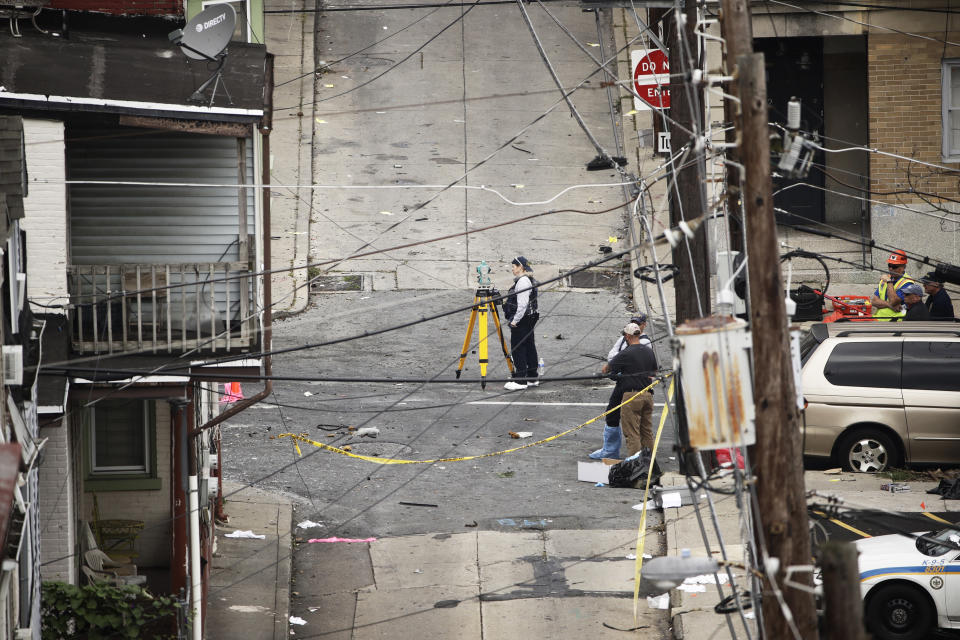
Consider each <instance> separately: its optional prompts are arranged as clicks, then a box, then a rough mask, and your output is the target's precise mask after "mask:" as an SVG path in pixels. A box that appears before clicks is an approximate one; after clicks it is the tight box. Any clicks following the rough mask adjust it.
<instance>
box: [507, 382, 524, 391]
mask: <svg viewBox="0 0 960 640" xmlns="http://www.w3.org/2000/svg"><path fill="white" fill-rule="evenodd" d="M503 388H504V389H506V390H507V391H520V390H521V389H526V388H527V385H526V384H524V383H522V382H514V381H513V380H509V381H508V382H507V384H505V385H503Z"/></svg>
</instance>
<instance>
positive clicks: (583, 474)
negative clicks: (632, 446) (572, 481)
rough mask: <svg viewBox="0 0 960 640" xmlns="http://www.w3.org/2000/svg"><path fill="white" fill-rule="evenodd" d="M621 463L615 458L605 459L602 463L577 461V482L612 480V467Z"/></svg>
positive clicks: (604, 481) (604, 482) (605, 481)
mask: <svg viewBox="0 0 960 640" xmlns="http://www.w3.org/2000/svg"><path fill="white" fill-rule="evenodd" d="M618 462H620V461H619V460H615V459H613V458H604V459H603V460H602V461H601V462H580V461H577V480H580V481H581V482H593V483H597V482H602V483H603V484H607V483H608V482H609V480H610V467H611V466H613V465H615V464H617V463H618Z"/></svg>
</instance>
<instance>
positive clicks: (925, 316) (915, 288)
mask: <svg viewBox="0 0 960 640" xmlns="http://www.w3.org/2000/svg"><path fill="white" fill-rule="evenodd" d="M901 292H902V294H903V304H904V305H905V306H906V308H907V310H906V313H905V314H904V316H903V319H904V320H929V319H930V310H929V309H927V305H925V304H923V287H921V286H920V285H919V284H917V283H916V282H908V283H907V284H905V285H904V286H903V289H901Z"/></svg>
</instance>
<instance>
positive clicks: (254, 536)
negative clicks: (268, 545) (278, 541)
mask: <svg viewBox="0 0 960 640" xmlns="http://www.w3.org/2000/svg"><path fill="white" fill-rule="evenodd" d="M224 537H225V538H250V539H252V540H266V539H267V536H264V535H260V534H259V533H254V532H253V531H234V532H233V533H228V534H226V535H225V536H224Z"/></svg>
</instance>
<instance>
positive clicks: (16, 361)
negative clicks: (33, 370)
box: [0, 344, 23, 385]
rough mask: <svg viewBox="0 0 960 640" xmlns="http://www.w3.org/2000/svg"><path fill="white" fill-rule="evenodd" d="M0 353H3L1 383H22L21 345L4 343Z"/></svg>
mask: <svg viewBox="0 0 960 640" xmlns="http://www.w3.org/2000/svg"><path fill="white" fill-rule="evenodd" d="M0 353H2V354H3V384H6V385H21V384H23V347H22V346H20V345H12V344H5V345H3V347H2V349H0Z"/></svg>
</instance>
